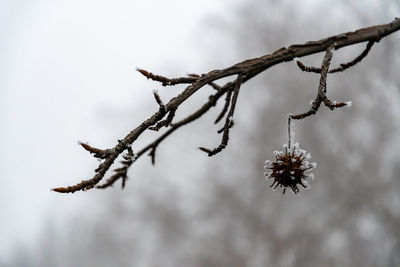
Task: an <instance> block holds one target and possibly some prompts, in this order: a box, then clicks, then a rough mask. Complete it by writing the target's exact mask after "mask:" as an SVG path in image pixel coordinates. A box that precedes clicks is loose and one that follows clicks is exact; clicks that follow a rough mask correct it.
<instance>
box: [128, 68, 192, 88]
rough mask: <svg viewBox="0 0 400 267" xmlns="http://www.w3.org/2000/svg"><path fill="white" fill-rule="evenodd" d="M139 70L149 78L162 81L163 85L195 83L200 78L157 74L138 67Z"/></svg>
mask: <svg viewBox="0 0 400 267" xmlns="http://www.w3.org/2000/svg"><path fill="white" fill-rule="evenodd" d="M136 70H137V71H138V72H140V73H141V74H143V75H144V76H145V77H146V78H147V79H151V80H153V81H157V82H161V84H162V86H171V85H176V84H182V83H194V82H195V81H197V80H198V78H196V77H180V78H173V79H170V78H167V77H164V76H161V75H155V74H153V73H151V72H148V71H147V70H144V69H140V68H137V69H136Z"/></svg>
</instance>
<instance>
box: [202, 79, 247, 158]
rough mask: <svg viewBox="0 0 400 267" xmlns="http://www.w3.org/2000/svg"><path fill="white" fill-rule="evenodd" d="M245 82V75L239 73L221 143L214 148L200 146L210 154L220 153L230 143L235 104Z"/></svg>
mask: <svg viewBox="0 0 400 267" xmlns="http://www.w3.org/2000/svg"><path fill="white" fill-rule="evenodd" d="M242 82H243V75H242V74H239V75H238V77H237V79H236V83H235V88H234V90H233V96H232V102H231V108H230V110H229V113H228V115H227V116H226V120H225V126H224V131H223V135H222V139H221V143H220V144H219V146H218V147H216V148H214V149H213V150H211V149H208V148H205V147H199V149H200V150H202V151H204V152H206V153H208V156H209V157H211V156H214V155H215V154H217V153H219V152H221V151H222V149H224V148H225V147H226V146H227V145H228V141H229V129H230V128H231V127H232V125H233V114H234V112H235V106H236V102H237V98H238V96H239V91H240V86H241V85H242Z"/></svg>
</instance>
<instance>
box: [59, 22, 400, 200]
mask: <svg viewBox="0 0 400 267" xmlns="http://www.w3.org/2000/svg"><path fill="white" fill-rule="evenodd" d="M399 29H400V19H397V18H396V19H395V20H393V21H392V22H391V23H389V24H384V25H377V26H372V27H368V28H363V29H359V30H357V31H355V32H347V33H342V34H339V35H335V36H331V37H328V38H325V39H322V40H319V41H312V42H307V43H305V44H296V45H291V46H289V47H287V48H286V47H283V48H281V49H279V50H277V51H275V52H274V53H272V54H268V55H265V56H262V57H259V58H254V59H248V60H245V61H243V62H240V63H238V64H235V65H233V66H231V67H228V68H225V69H221V70H213V71H210V72H208V73H206V74H203V75H201V76H199V75H189V77H180V78H174V79H170V78H166V77H164V76H160V75H154V74H152V73H151V72H148V71H146V70H143V69H138V71H139V72H140V73H141V74H142V75H144V76H145V77H147V78H148V79H151V80H154V81H158V82H161V83H162V85H163V86H170V85H175V84H185V83H187V84H189V85H188V86H187V87H186V89H185V90H183V92H182V93H180V94H178V95H177V96H176V97H174V98H172V99H171V100H170V101H169V102H168V103H167V104H165V105H164V104H163V103H162V101H161V99H160V98H159V97H158V99H157V96H156V95H154V96H155V98H156V101H157V103H158V104H159V106H160V108H159V109H158V110H157V111H156V112H155V113H154V114H153V115H152V116H150V117H149V118H148V119H146V120H144V121H143V122H142V123H141V124H140V125H139V126H137V127H136V128H135V129H133V130H132V131H131V132H130V133H129V134H127V135H126V136H125V137H124V138H123V139H122V140H119V141H118V143H117V144H116V145H115V147H113V148H111V149H106V150H101V149H97V148H93V147H91V146H89V145H86V144H85V145H82V146H83V147H84V148H85V149H86V150H88V151H89V152H91V153H94V154H95V157H99V158H102V159H104V161H103V162H101V163H100V164H99V166H98V168H96V170H95V175H94V176H93V177H92V178H91V179H88V180H83V181H81V182H80V183H78V184H76V185H73V186H67V187H58V188H54V189H53V190H54V191H56V192H60V193H73V192H76V191H80V190H83V191H84V190H88V189H91V188H93V187H95V186H96V185H97V184H98V183H99V182H100V181H101V180H102V179H103V177H104V175H105V174H106V172H107V171H108V170H109V169H110V167H111V166H112V165H113V164H114V161H115V159H116V158H117V157H118V156H119V155H121V154H122V153H123V152H124V151H125V150H128V154H129V148H130V146H131V145H132V144H133V143H134V142H135V141H136V140H137V138H139V137H140V135H141V134H142V133H143V132H145V131H146V130H148V129H150V128H152V129H160V128H161V127H163V126H170V128H169V129H168V130H167V131H166V132H164V133H162V134H161V135H160V136H159V137H158V138H157V139H156V140H155V141H154V142H152V143H151V144H149V145H148V146H146V147H144V148H143V149H142V150H140V151H139V152H138V153H137V156H136V158H138V157H140V156H141V155H142V154H143V153H145V152H147V151H149V150H150V155H151V157H152V160H153V161H154V158H155V151H156V148H157V147H158V145H159V144H160V143H161V142H162V141H163V140H164V139H165V138H166V137H167V136H169V135H170V134H172V133H173V132H174V131H175V130H177V129H178V128H180V127H181V126H183V125H185V124H187V123H190V122H192V121H194V120H196V119H198V118H199V117H200V116H202V115H203V114H204V113H206V112H207V111H208V110H209V109H210V108H211V107H213V106H215V105H216V103H217V101H218V100H219V99H220V98H221V96H222V95H224V94H227V96H226V98H225V105H227V108H226V109H228V108H229V105H230V110H229V112H228V115H227V117H226V120H225V124H224V128H223V136H222V140H221V144H220V145H219V146H218V147H217V148H216V149H214V150H209V151H206V152H207V153H208V154H209V155H210V156H211V155H214V154H215V153H218V152H219V151H221V150H222V149H223V148H224V147H225V146H226V145H227V144H228V140H229V129H230V128H231V127H232V125H233V120H232V116H233V113H234V109H235V105H236V102H237V97H238V94H239V89H240V86H241V85H242V84H243V83H245V82H246V81H248V80H250V79H252V78H253V77H254V76H256V75H258V74H259V73H261V72H263V71H265V70H267V69H268V68H270V67H272V66H274V65H276V64H280V63H282V62H286V61H291V60H293V59H294V58H296V57H299V58H300V57H303V56H307V55H311V54H315V53H319V52H322V51H326V50H330V49H332V47H333V46H334V48H335V49H336V50H337V49H340V48H342V47H346V46H350V45H353V44H356V43H362V42H369V43H373V42H377V41H378V40H380V39H381V38H384V37H385V36H387V35H389V34H391V33H392V32H395V31H398V30H399ZM370 46H372V44H371V45H370ZM369 49H370V47H369V48H367V49H366V50H365V51H364V52H363V53H362V54H361V55H360V56H359V57H357V58H356V59H355V60H353V61H351V62H349V63H347V64H343V65H342V66H341V67H340V68H342V69H341V70H340V71H342V70H345V69H347V68H348V67H350V66H353V65H355V64H357V63H358V62H359V61H361V59H362V58H363V57H365V56H366V55H367V53H368V51H369ZM328 54H329V53H328V52H327V53H326V55H325V58H326V60H325V58H324V62H325V61H326V62H327V64H325V65H326V67H325V68H326V71H325V70H324V64H322V68H321V79H320V85H319V89H318V96H317V98H316V100H318V101H314V104H313V107H312V109H311V110H310V111H309V112H314V113H315V112H316V110H318V108H319V105H320V104H321V103H322V102H324V103H325V105H326V106H328V107H329V108H336V107H341V106H344V105H343V103H335V102H331V101H330V100H329V99H327V97H326V95H325V92H326V74H327V70H328V69H329V62H330V59H329V60H328ZM323 73H324V74H323ZM232 75H238V78H237V79H236V82H235V83H232V82H229V83H227V84H225V85H224V86H218V85H217V84H216V83H215V81H217V80H219V79H221V78H225V77H229V76H232ZM205 85H210V86H212V87H213V88H215V89H216V93H215V94H214V95H211V96H210V97H209V99H208V101H207V102H206V103H205V104H204V105H203V106H202V107H201V108H200V109H199V110H197V111H196V112H194V113H193V114H191V115H189V116H188V117H186V118H185V119H183V120H181V121H179V122H177V123H172V120H173V118H174V115H175V112H176V110H177V109H178V107H179V106H180V105H181V104H182V103H183V102H185V101H186V100H187V99H188V98H189V97H191V96H192V95H193V94H194V93H196V92H197V91H198V90H199V89H201V88H203V87H204V86H205ZM229 91H232V92H233V93H232V94H233V96H232V97H231V98H232V99H230V101H229V100H227V99H229V98H230V97H229V96H228V93H229ZM227 103H228V104H227ZM344 104H346V105H348V104H347V103H344ZM225 113H226V111H222V112H221V114H223V115H222V116H221V117H224V115H225ZM167 114H168V116H167V118H166V119H165V120H163V118H164V117H165V116H166V115H167ZM294 116H296V115H294ZM297 116H299V115H297ZM292 118H295V117H293V116H292ZM204 150H206V149H204ZM204 150H203V151H204ZM136 158H135V159H136ZM126 161H129V160H126ZM133 161H134V160H133ZM133 161H132V162H130V163H129V164H128V162H125V163H126V164H124V162H123V163H122V164H123V168H124V169H117V170H116V174H118V175H117V176H118V178H116V176H114V175H113V176H112V177H114V178H113V179H112V180H110V179H111V178H109V180H107V182H106V183H105V184H110V185H111V184H112V183H114V182H115V181H116V180H117V179H119V178H122V180H123V185H124V183H125V180H126V178H124V177H126V171H127V170H128V168H129V167H130V166H131V164H132V163H133ZM119 173H121V174H119ZM105 184H103V185H100V186H99V187H100V188H103V187H108V186H109V185H108V186H105Z"/></svg>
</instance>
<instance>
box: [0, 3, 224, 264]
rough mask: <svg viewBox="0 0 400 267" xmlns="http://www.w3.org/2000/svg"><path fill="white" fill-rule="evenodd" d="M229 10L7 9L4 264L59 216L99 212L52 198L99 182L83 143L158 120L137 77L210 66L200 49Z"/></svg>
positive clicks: (148, 6) (2, 10)
mask: <svg viewBox="0 0 400 267" xmlns="http://www.w3.org/2000/svg"><path fill="white" fill-rule="evenodd" d="M230 2H231V1H230ZM224 5H225V1H211V0H201V1H200V0H198V1H190V4H188V2H187V1H183V0H174V1H161V0H159V1H122V0H121V1H105V0H100V1H99V0H96V1H76V0H72V1H57V0H55V1H45V0H43V1H18V0H17V1H0V48H1V49H0V125H1V131H0V146H1V150H0V178H1V183H2V186H1V188H0V213H1V220H0V236H1V245H0V259H2V258H3V257H5V255H6V254H7V253H9V252H10V251H11V250H12V249H13V248H14V247H15V245H16V242H19V240H21V241H22V242H33V243H34V242H35V240H36V238H37V233H38V231H39V230H40V229H41V227H42V224H43V222H44V221H45V220H47V219H48V216H50V215H47V216H46V214H51V212H49V209H56V210H58V211H59V212H56V213H52V214H53V215H54V216H59V217H61V218H58V220H63V219H62V216H64V215H65V214H68V213H69V212H70V210H71V209H73V208H74V207H75V205H83V206H86V205H87V206H86V207H88V208H89V207H93V206H94V203H93V202H94V200H93V195H92V196H88V195H87V194H75V196H74V198H72V197H71V195H69V196H67V195H60V194H56V193H54V192H50V188H52V187H57V186H62V185H67V184H70V183H75V182H79V181H80V180H81V179H87V178H88V177H89V176H90V175H91V174H92V169H93V168H94V166H95V165H96V163H97V162H96V161H94V160H93V159H92V158H91V157H89V156H88V155H87V154H86V153H84V152H82V151H81V148H79V147H78V145H77V141H78V140H81V141H89V142H90V143H91V144H97V145H99V146H107V145H109V146H111V145H113V144H114V142H115V140H116V138H120V137H122V136H123V135H125V134H126V130H128V129H129V128H131V127H132V126H133V125H134V123H136V122H138V121H140V120H142V119H143V117H144V116H147V115H148V114H145V112H140V110H141V108H143V106H144V105H146V104H148V103H150V100H151V101H153V100H152V99H151V98H152V95H151V91H152V89H154V84H151V85H149V83H148V82H147V81H146V79H143V77H141V76H140V75H139V74H138V73H137V72H136V71H134V68H136V67H143V68H146V69H148V70H151V71H153V72H162V74H165V75H182V74H186V72H187V71H188V70H192V69H193V68H194V66H196V68H197V69H198V68H199V67H200V66H201V64H203V66H205V65H206V64H207V62H202V63H201V64H199V62H200V61H201V60H200V59H201V58H200V57H201V53H197V52H196V49H199V45H195V43H196V41H198V40H200V39H201V37H200V36H198V35H199V34H201V33H203V34H205V35H206V34H207V29H205V28H202V27H201V25H202V23H203V22H204V20H205V19H206V18H207V17H208V16H213V15H215V14H217V13H222V11H223V10H226V8H225V7H224ZM227 11H229V10H227ZM151 103H152V102H151ZM147 109H148V110H149V111H151V110H153V107H152V106H150V107H147ZM127 110H128V111H129V112H132V111H133V110H134V111H135V115H136V116H134V115H133V114H132V113H129V114H126V111H127ZM121 116H124V118H125V119H126V118H128V117H131V120H132V124H131V125H126V124H125V125H124V122H126V121H127V120H125V121H124V122H122V123H120V124H119V122H118V121H116V119H118V118H119V117H121ZM104 121H106V122H107V123H104ZM105 124H106V125H105ZM116 125H117V126H118V127H120V126H121V128H120V129H118V130H115V128H114V129H113V128H112V127H114V126H116ZM122 127H125V128H122ZM67 199H68V200H67Z"/></svg>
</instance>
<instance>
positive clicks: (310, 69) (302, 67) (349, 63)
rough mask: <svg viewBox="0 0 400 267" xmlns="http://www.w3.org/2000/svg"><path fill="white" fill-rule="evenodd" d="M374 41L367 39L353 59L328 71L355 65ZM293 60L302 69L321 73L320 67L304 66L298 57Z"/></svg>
mask: <svg viewBox="0 0 400 267" xmlns="http://www.w3.org/2000/svg"><path fill="white" fill-rule="evenodd" d="M375 42H376V41H369V42H368V43H367V46H366V47H365V49H364V50H363V51H362V52H361V54H359V55H358V56H357V57H356V58H355V59H353V60H352V61H350V62H347V63H342V64H340V67H337V68H335V69H332V70H330V71H329V72H328V73H336V72H341V71H344V70H346V69H348V68H350V67H352V66H354V65H356V64H357V63H359V62H361V60H363V58H364V57H366V56H367V55H368V53H369V51H370V50H371V47H372V46H373V45H374V43H375ZM295 60H296V63H297V66H299V68H300V69H301V70H302V71H306V72H314V73H321V68H316V67H313V66H305V65H304V64H303V63H302V62H301V61H300V60H298V59H295Z"/></svg>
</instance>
